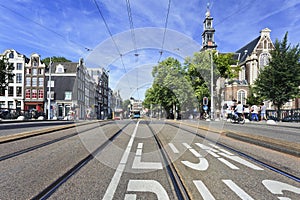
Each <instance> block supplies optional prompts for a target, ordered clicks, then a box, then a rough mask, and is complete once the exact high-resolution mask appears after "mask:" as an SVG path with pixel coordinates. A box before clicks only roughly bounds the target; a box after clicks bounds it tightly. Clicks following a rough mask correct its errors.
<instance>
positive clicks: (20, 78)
mask: <svg viewBox="0 0 300 200" xmlns="http://www.w3.org/2000/svg"><path fill="white" fill-rule="evenodd" d="M16 83H22V74H21V73H17V74H16Z"/></svg>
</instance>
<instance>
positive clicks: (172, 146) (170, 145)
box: [169, 143, 179, 154]
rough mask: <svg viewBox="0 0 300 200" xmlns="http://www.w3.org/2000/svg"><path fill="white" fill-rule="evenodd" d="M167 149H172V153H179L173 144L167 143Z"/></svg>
mask: <svg viewBox="0 0 300 200" xmlns="http://www.w3.org/2000/svg"><path fill="white" fill-rule="evenodd" d="M169 147H170V148H171V149H172V151H173V153H176V154H177V153H179V151H178V149H177V148H176V147H175V145H174V144H173V143H169Z"/></svg>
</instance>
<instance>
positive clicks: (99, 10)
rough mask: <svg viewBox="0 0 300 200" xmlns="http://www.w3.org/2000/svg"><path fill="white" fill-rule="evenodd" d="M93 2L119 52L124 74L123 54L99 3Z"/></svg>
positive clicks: (95, 0)
mask: <svg viewBox="0 0 300 200" xmlns="http://www.w3.org/2000/svg"><path fill="white" fill-rule="evenodd" d="M94 3H95V6H96V7H97V10H98V12H99V14H100V16H101V19H102V21H103V23H104V25H105V28H106V30H107V32H108V34H109V35H110V38H111V40H112V41H113V43H114V46H115V48H116V50H117V51H118V54H119V56H120V59H121V62H122V66H123V69H124V72H125V74H127V70H126V67H125V64H124V61H123V54H122V53H121V51H120V49H119V47H118V45H117V43H116V41H115V39H114V37H113V34H112V33H111V31H110V29H109V27H108V24H107V22H106V20H105V18H104V16H103V14H102V12H101V9H100V7H99V4H98V2H97V0H94ZM127 81H128V85H129V80H128V78H127Z"/></svg>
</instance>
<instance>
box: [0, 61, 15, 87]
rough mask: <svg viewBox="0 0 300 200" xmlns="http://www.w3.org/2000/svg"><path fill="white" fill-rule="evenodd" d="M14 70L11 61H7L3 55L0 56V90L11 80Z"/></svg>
mask: <svg viewBox="0 0 300 200" xmlns="http://www.w3.org/2000/svg"><path fill="white" fill-rule="evenodd" d="M13 70H14V66H13V63H9V62H8V59H7V58H5V57H2V58H0V91H1V92H2V91H3V90H6V89H7V86H8V84H9V81H8V80H11V79H12V78H13V77H14V76H15V75H14V74H13V73H12V71H13Z"/></svg>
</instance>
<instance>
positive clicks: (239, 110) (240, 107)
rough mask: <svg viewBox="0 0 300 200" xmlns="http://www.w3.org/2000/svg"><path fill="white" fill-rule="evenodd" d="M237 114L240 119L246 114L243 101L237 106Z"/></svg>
mask: <svg viewBox="0 0 300 200" xmlns="http://www.w3.org/2000/svg"><path fill="white" fill-rule="evenodd" d="M234 111H235V114H236V115H237V116H238V119H241V118H242V116H243V113H244V106H243V104H242V103H241V101H238V104H237V106H236V107H235V110H234Z"/></svg>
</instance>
